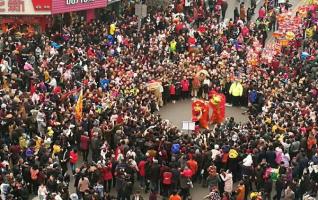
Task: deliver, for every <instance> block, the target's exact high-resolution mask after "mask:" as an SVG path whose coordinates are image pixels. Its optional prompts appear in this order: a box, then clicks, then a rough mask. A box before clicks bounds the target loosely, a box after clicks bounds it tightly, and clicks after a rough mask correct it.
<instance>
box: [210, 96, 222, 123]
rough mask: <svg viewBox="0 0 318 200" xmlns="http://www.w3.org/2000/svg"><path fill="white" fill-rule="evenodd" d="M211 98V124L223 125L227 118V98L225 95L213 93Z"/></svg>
mask: <svg viewBox="0 0 318 200" xmlns="http://www.w3.org/2000/svg"><path fill="white" fill-rule="evenodd" d="M210 97H211V98H210V101H209V103H210V106H211V108H212V111H213V113H212V115H211V118H210V122H211V123H217V124H219V123H222V122H223V121H224V118H225V102H226V100H225V96H224V94H221V93H218V92H216V91H212V92H211V93H210Z"/></svg>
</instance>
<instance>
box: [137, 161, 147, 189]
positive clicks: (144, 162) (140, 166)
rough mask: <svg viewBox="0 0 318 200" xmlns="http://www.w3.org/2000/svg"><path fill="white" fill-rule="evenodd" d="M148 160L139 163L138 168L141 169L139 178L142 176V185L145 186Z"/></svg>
mask: <svg viewBox="0 0 318 200" xmlns="http://www.w3.org/2000/svg"><path fill="white" fill-rule="evenodd" d="M146 163H147V161H146V160H141V161H140V162H139V163H138V169H139V178H140V187H141V188H143V187H145V177H146V168H145V167H146Z"/></svg>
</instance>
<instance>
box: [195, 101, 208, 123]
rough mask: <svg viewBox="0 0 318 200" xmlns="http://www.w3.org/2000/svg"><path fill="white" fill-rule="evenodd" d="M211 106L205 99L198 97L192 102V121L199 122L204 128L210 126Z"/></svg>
mask: <svg viewBox="0 0 318 200" xmlns="http://www.w3.org/2000/svg"><path fill="white" fill-rule="evenodd" d="M208 120H209V106H208V104H206V103H205V101H203V100H200V99H197V100H194V101H193V102H192V121H193V122H199V124H200V126H201V127H202V128H205V129H207V128H208Z"/></svg>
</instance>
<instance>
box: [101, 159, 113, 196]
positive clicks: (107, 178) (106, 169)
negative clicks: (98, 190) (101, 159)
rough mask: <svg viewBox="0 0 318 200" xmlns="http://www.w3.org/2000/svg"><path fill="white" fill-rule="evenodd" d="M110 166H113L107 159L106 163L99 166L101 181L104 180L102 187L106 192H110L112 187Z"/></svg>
mask: <svg viewBox="0 0 318 200" xmlns="http://www.w3.org/2000/svg"><path fill="white" fill-rule="evenodd" d="M112 167H113V165H112V163H111V162H110V161H108V162H107V163H106V165H105V166H103V167H102V168H101V172H102V175H103V181H104V189H105V191H106V192H110V190H111V188H112V180H113V174H112Z"/></svg>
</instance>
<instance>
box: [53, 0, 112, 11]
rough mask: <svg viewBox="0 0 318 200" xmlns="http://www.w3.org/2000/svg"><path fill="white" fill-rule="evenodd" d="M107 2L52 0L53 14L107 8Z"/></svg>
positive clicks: (102, 0) (101, 0)
mask: <svg viewBox="0 0 318 200" xmlns="http://www.w3.org/2000/svg"><path fill="white" fill-rule="evenodd" d="M106 5H107V0H52V14H58V13H67V12H74V11H81V10H90V9H95V8H105V7H106Z"/></svg>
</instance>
